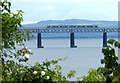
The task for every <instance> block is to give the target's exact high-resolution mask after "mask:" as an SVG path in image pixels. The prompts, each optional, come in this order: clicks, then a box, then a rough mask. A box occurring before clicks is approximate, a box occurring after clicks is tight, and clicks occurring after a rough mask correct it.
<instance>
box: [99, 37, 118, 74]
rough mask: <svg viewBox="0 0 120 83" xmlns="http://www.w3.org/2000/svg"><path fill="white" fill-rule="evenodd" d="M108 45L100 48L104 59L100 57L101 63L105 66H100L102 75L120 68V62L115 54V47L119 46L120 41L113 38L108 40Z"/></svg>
mask: <svg viewBox="0 0 120 83" xmlns="http://www.w3.org/2000/svg"><path fill="white" fill-rule="evenodd" d="M108 44H109V45H108V46H107V47H106V48H103V49H102V53H103V55H104V59H101V63H102V64H105V67H103V68H101V70H103V73H104V75H106V76H108V75H110V74H112V73H113V71H116V70H120V64H119V63H118V57H117V56H116V54H115V53H116V52H115V48H114V47H117V48H120V43H119V42H117V41H116V40H114V39H109V40H108Z"/></svg>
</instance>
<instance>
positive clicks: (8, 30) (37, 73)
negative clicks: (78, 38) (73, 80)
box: [0, 0, 74, 83]
mask: <svg viewBox="0 0 120 83" xmlns="http://www.w3.org/2000/svg"><path fill="white" fill-rule="evenodd" d="M10 7H11V2H8V1H7V0H3V1H0V9H1V16H2V22H1V24H2V32H1V33H2V42H1V47H2V49H0V53H1V60H0V62H1V64H0V68H2V70H0V71H2V77H1V76H0V81H1V80H2V81H21V82H24V81H30V82H33V83H35V82H36V83H37V82H49V81H50V82H54V81H67V76H63V75H62V72H61V69H62V68H61V66H59V65H57V63H58V62H59V61H61V60H64V59H58V60H52V61H48V60H46V61H44V62H43V63H42V64H40V63H35V65H33V66H31V65H29V64H28V63H27V61H28V60H29V54H32V52H31V51H30V49H28V48H27V47H26V46H25V45H24V43H23V42H24V41H28V40H29V39H30V34H31V32H30V31H28V30H26V31H24V32H22V31H20V30H19V28H21V27H22V25H21V22H22V21H23V16H22V14H23V11H22V10H18V12H17V13H16V14H15V13H12V11H11V8H10ZM16 45H19V46H21V47H22V48H21V49H18V48H16ZM23 63H24V65H23ZM73 76H74V72H73V71H72V72H70V74H69V78H70V77H73Z"/></svg>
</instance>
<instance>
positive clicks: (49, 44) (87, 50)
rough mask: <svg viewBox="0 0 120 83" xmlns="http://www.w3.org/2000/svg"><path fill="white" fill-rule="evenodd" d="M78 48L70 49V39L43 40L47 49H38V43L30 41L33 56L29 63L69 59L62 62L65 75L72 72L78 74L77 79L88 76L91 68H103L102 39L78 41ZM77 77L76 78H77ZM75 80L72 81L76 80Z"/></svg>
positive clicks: (29, 46)
mask: <svg viewBox="0 0 120 83" xmlns="http://www.w3.org/2000/svg"><path fill="white" fill-rule="evenodd" d="M75 42H76V45H77V48H69V39H43V40H42V44H43V46H44V47H45V48H37V41H36V40H35V39H34V40H30V41H28V42H26V43H25V44H26V46H27V47H28V48H29V49H31V51H32V52H33V55H30V59H29V61H28V62H29V63H30V64H31V65H33V64H34V63H35V62H41V63H42V61H45V60H46V59H48V60H53V59H59V58H65V57H67V59H66V60H65V61H60V62H59V65H61V66H62V72H63V75H66V74H67V73H68V72H69V71H70V70H75V71H76V72H77V74H76V77H79V76H83V75H87V72H88V70H89V69H90V68H98V67H99V66H103V65H101V63H100V59H102V58H103V55H102V52H101V49H102V39H76V40H75ZM76 77H75V78H76ZM75 78H73V79H71V80H75Z"/></svg>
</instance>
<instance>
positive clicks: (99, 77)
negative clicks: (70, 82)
mask: <svg viewBox="0 0 120 83" xmlns="http://www.w3.org/2000/svg"><path fill="white" fill-rule="evenodd" d="M77 80H78V81H80V80H82V82H83V83H84V82H85V83H90V82H100V81H101V82H104V81H105V76H104V75H103V73H102V72H101V70H96V69H90V70H89V71H88V75H87V76H82V77H78V78H77Z"/></svg>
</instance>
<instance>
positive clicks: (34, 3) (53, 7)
mask: <svg viewBox="0 0 120 83" xmlns="http://www.w3.org/2000/svg"><path fill="white" fill-rule="evenodd" d="M12 3H13V4H12V9H13V10H19V9H22V10H23V11H24V21H23V23H32V22H38V21H42V20H63V19H88V20H118V19H117V18H118V0H16V1H12Z"/></svg>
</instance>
